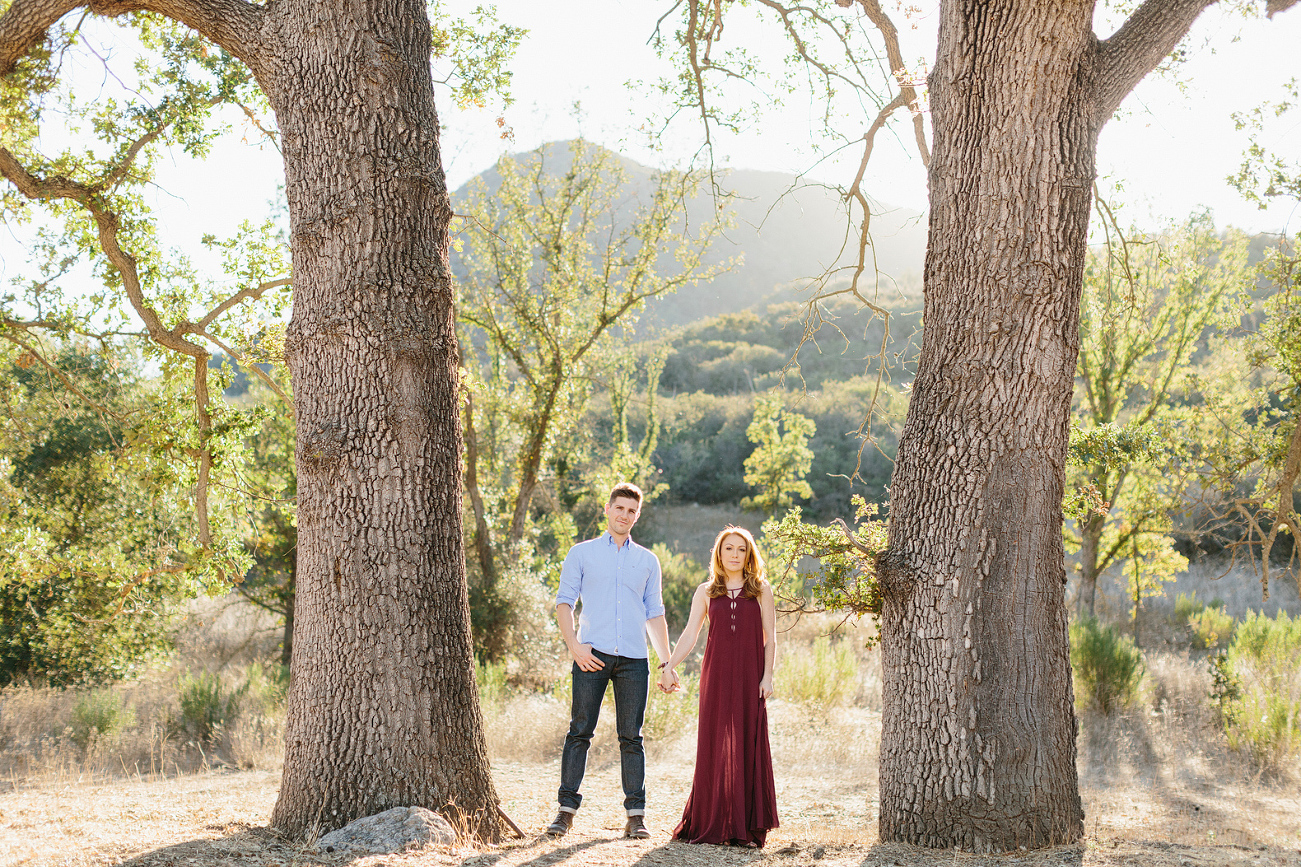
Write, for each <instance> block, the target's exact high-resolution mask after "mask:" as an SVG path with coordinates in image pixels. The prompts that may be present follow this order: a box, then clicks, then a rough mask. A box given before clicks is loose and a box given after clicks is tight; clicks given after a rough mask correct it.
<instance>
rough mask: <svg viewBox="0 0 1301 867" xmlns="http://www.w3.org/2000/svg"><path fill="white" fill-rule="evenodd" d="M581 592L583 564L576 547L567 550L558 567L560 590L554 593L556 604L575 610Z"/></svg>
mask: <svg viewBox="0 0 1301 867" xmlns="http://www.w3.org/2000/svg"><path fill="white" fill-rule="evenodd" d="M582 590H583V562H582V555H581V554H580V553H579V550H578V547H577V546H575V547H573V548H570V549H569V553H568V554H567V555H565V562H564V563H563V564H562V565H561V567H560V589H559V590H557V591H556V604H557V605H568V606H569V607H570V608H575V607H577V605H578V597H579V595H580V594H581V593H582Z"/></svg>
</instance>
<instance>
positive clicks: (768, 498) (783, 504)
mask: <svg viewBox="0 0 1301 867" xmlns="http://www.w3.org/2000/svg"><path fill="white" fill-rule="evenodd" d="M783 397H784V395H783V394H782V393H781V392H777V391H773V392H769V393H768V394H765V395H763V396H761V397H760V398H759V399H758V400H756V401H755V404H754V419H753V421H751V422H750V427H749V428H748V429H747V430H746V432H745V433H746V436H747V437H749V439H750V442H752V443H754V444H755V445H756V446H757V448H756V449H755V450H754V451H753V452H751V453H750V456H749V457H748V458H746V459H745V483H746V484H747V485H750V486H751V487H754V488H758V489H759V493H757V494H756V495H755V496H753V497H746V498H745V499H744V500H742V501H741V508H743V509H758V510H760V511H763V512H767V513H769V514H771V513H773V512H776V511H777V510H778V509H785V508H789V507H790V506H791V505H793V504H794V502H795V498H796V497H798V498H800V499H804V500H807V499H808V498H809V497H812V496H813V488H811V487H810V486H809V483H808V482H806V481H805V480H804V477H805V476H806V475H808V472H809V468H810V467H812V466H813V450H812V449H810V448H809V446H808V442H809V439H810V438H811V437H812V436H813V435H814V434H815V433H817V426H816V425H815V424H814V423H813V419H811V418H809V417H807V416H803V415H800V414H799V413H797V412H791V411H790V410H786V409H783V408H782V400H783Z"/></svg>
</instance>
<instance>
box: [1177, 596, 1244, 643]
mask: <svg viewBox="0 0 1301 867" xmlns="http://www.w3.org/2000/svg"><path fill="white" fill-rule="evenodd" d="M1187 623H1188V628H1189V629H1190V630H1192V633H1193V644H1194V645H1196V646H1197V647H1200V648H1202V649H1203V650H1213V649H1215V648H1220V647H1224V646H1225V645H1226V644H1228V643H1229V639H1231V638H1232V637H1233V627H1234V625H1235V621H1234V619H1233V617H1231V616H1230V615H1228V614H1226V613H1225V612H1224V609H1223V608H1220V607H1216V606H1215V605H1213V604H1212V605H1208V606H1206V607H1205V608H1203V609H1202V610H1201V611H1199V612H1197V613H1196V614H1190V615H1189V616H1188V620H1187Z"/></svg>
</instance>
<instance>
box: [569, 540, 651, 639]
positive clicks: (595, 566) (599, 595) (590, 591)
mask: <svg viewBox="0 0 1301 867" xmlns="http://www.w3.org/2000/svg"><path fill="white" fill-rule="evenodd" d="M579 599H582V600H583V607H582V609H581V610H580V611H579V612H578V641H579V643H580V644H590V645H592V647H593V648H594V649H596V650H599V651H601V652H602V653H612V654H614V655H615V656H629V657H633V658H636V659H645V658H646V657H647V656H649V654H648V653H647V652H646V621H647V620H650V619H651V618H653V617H659V616H660V615H661V614H663V613H664V599H663V596H662V595H661V583H660V561H659V558H657V557H656V556H655V555H654V554H652V553H651V552H650V551H648V550H647V549H645V548H643V547H642V546H641V545H638V544H637V543H636V542H634V541H633V540H632V539H629V540H628V541H627V542H625V543H624V544H623V547H621V548H618V547H615V544H614V538H613V537H612V536H611V535H610V534H609V533H602V534H601V535H600V536H599V537H597V538H595V539H589V540H588V541H586V542H579V543H578V544H577V545H575V546H574V547H572V548H570V549H569V554H568V555H567V556H566V557H565V563H564V565H563V566H561V567H560V591H559V592H558V593H557V594H556V604H557V605H561V604H564V605H568V606H569V607H570V608H574V607H575V606H576V604H577V602H578V600H579Z"/></svg>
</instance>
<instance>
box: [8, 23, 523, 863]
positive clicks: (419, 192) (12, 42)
mask: <svg viewBox="0 0 1301 867" xmlns="http://www.w3.org/2000/svg"><path fill="white" fill-rule="evenodd" d="M83 5H88V6H89V8H90V9H91V10H92V11H94V12H98V13H100V14H108V15H117V14H122V13H124V12H130V11H135V10H140V9H145V10H149V11H154V12H159V13H162V14H164V15H168V16H170V17H172V18H175V19H177V20H180V21H182V22H184V23H185V24H187V25H189V26H191V27H193V28H194V29H196V30H197V31H199V32H200V33H202V34H204V35H205V36H207V37H208V38H210V39H212V40H213V41H214V42H216V43H217V44H218V45H220V46H221V47H222V48H224V49H226V50H227V51H229V52H231V53H232V54H234V55H235V56H237V57H239V58H240V59H241V60H243V61H244V62H245V63H247V64H248V66H249V67H250V69H251V70H252V71H253V73H254V75H255V76H256V77H257V79H258V82H259V84H260V85H261V86H262V88H263V90H264V91H265V92H266V93H267V95H268V97H269V99H270V102H271V104H272V106H273V108H274V109H275V111H276V116H277V120H278V123H279V129H280V132H281V135H282V139H283V142H282V151H283V154H284V162H285V179H286V193H287V197H288V201H289V213H290V222H291V232H292V244H293V263H294V313H293V321H292V323H291V326H290V329H289V334H288V337H287V341H286V346H287V351H288V357H289V363H290V367H291V370H292V373H293V378H294V400H295V406H296V415H297V425H298V449H297V455H298V458H297V462H298V495H299V500H298V502H299V512H298V530H299V535H298V545H299V548H298V576H297V577H298V593H297V600H296V610H295V620H296V627H297V628H296V635H295V636H294V652H293V662H292V680H291V685H290V690H289V711H288V713H289V718H288V725H287V733H286V747H285V768H284V777H283V781H282V784H281V790H280V797H279V800H278V801H277V803H276V807H275V811H274V814H273V816H272V824H273V825H274V826H275V827H277V828H279V829H281V830H283V831H286V832H288V833H290V834H293V835H296V836H302V835H304V834H306V833H308V832H314V831H318V830H328V829H331V828H336V827H339V826H341V825H343V824H345V823H347V822H349V821H351V820H353V819H355V818H358V817H360V816H364V815H368V814H372V813H376V812H379V811H381V810H384V809H386V808H388V807H392V806H398V805H420V806H426V807H430V808H434V809H439V810H444V811H446V810H448V809H450V810H452V811H454V812H460V813H461V814H463V815H464V816H465V817H466V819H467V821H468V823H469V824H470V826H471V827H472V828H474V829H475V830H477V831H478V832H479V833H480V834H482V835H483V836H486V837H490V838H491V837H495V836H497V834H498V833H499V829H498V820H497V816H496V812H495V810H496V804H497V799H496V795H495V792H494V790H493V785H492V781H491V777H490V773H489V766H488V760H487V750H486V743H485V739H484V736H483V725H482V720H481V717H480V713H479V707H478V703H477V701H476V697H475V684H474V668H473V658H472V653H471V641H470V630H469V607H468V601H467V596H466V587H465V571H464V570H465V564H464V552H463V550H462V539H461V528H460V519H461V467H460V448H461V437H460V429H459V411H458V406H457V375H456V364H457V349H456V339H455V332H454V328H453V292H452V286H451V275H450V271H449V269H448V265H447V244H448V223H449V220H450V216H451V208H450V204H449V200H448V195H447V189H446V183H445V180H444V176H443V171H442V166H441V162H440V157H439V150H438V121H437V117H436V114H435V110H434V96H433V85H432V81H431V74H430V68H429V56H430V44H429V40H430V31H429V20H428V17H427V14H426V11H425V4H424V3H423V2H420V0H396V2H379V0H270V2H268V3H266V4H265V5H254V4H251V3H247V2H243V0H127V2H120V3H114V2H94V3H91V4H84V3H82V2H74V0H14V2H13V4H12V5H11V6H10V8H9V9H8V10H7V12H6V13H5V15H4V16H3V18H0V75H4V74H8V73H9V72H10V71H11V70H12V69H13V67H14V64H15V63H16V62H17V61H18V60H19V59H20V58H21V57H22V56H23V55H24V54H26V53H27V52H28V51H30V50H31V49H33V48H34V47H35V46H37V45H38V44H39V43H40V41H41V40H42V38H43V36H44V31H45V29H46V28H47V27H49V26H51V25H52V24H54V23H55V22H56V21H57V20H58V19H59V18H60V17H62V16H63V15H64V14H66V13H68V12H71V11H73V10H75V9H77V8H78V7H81V6H83Z"/></svg>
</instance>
